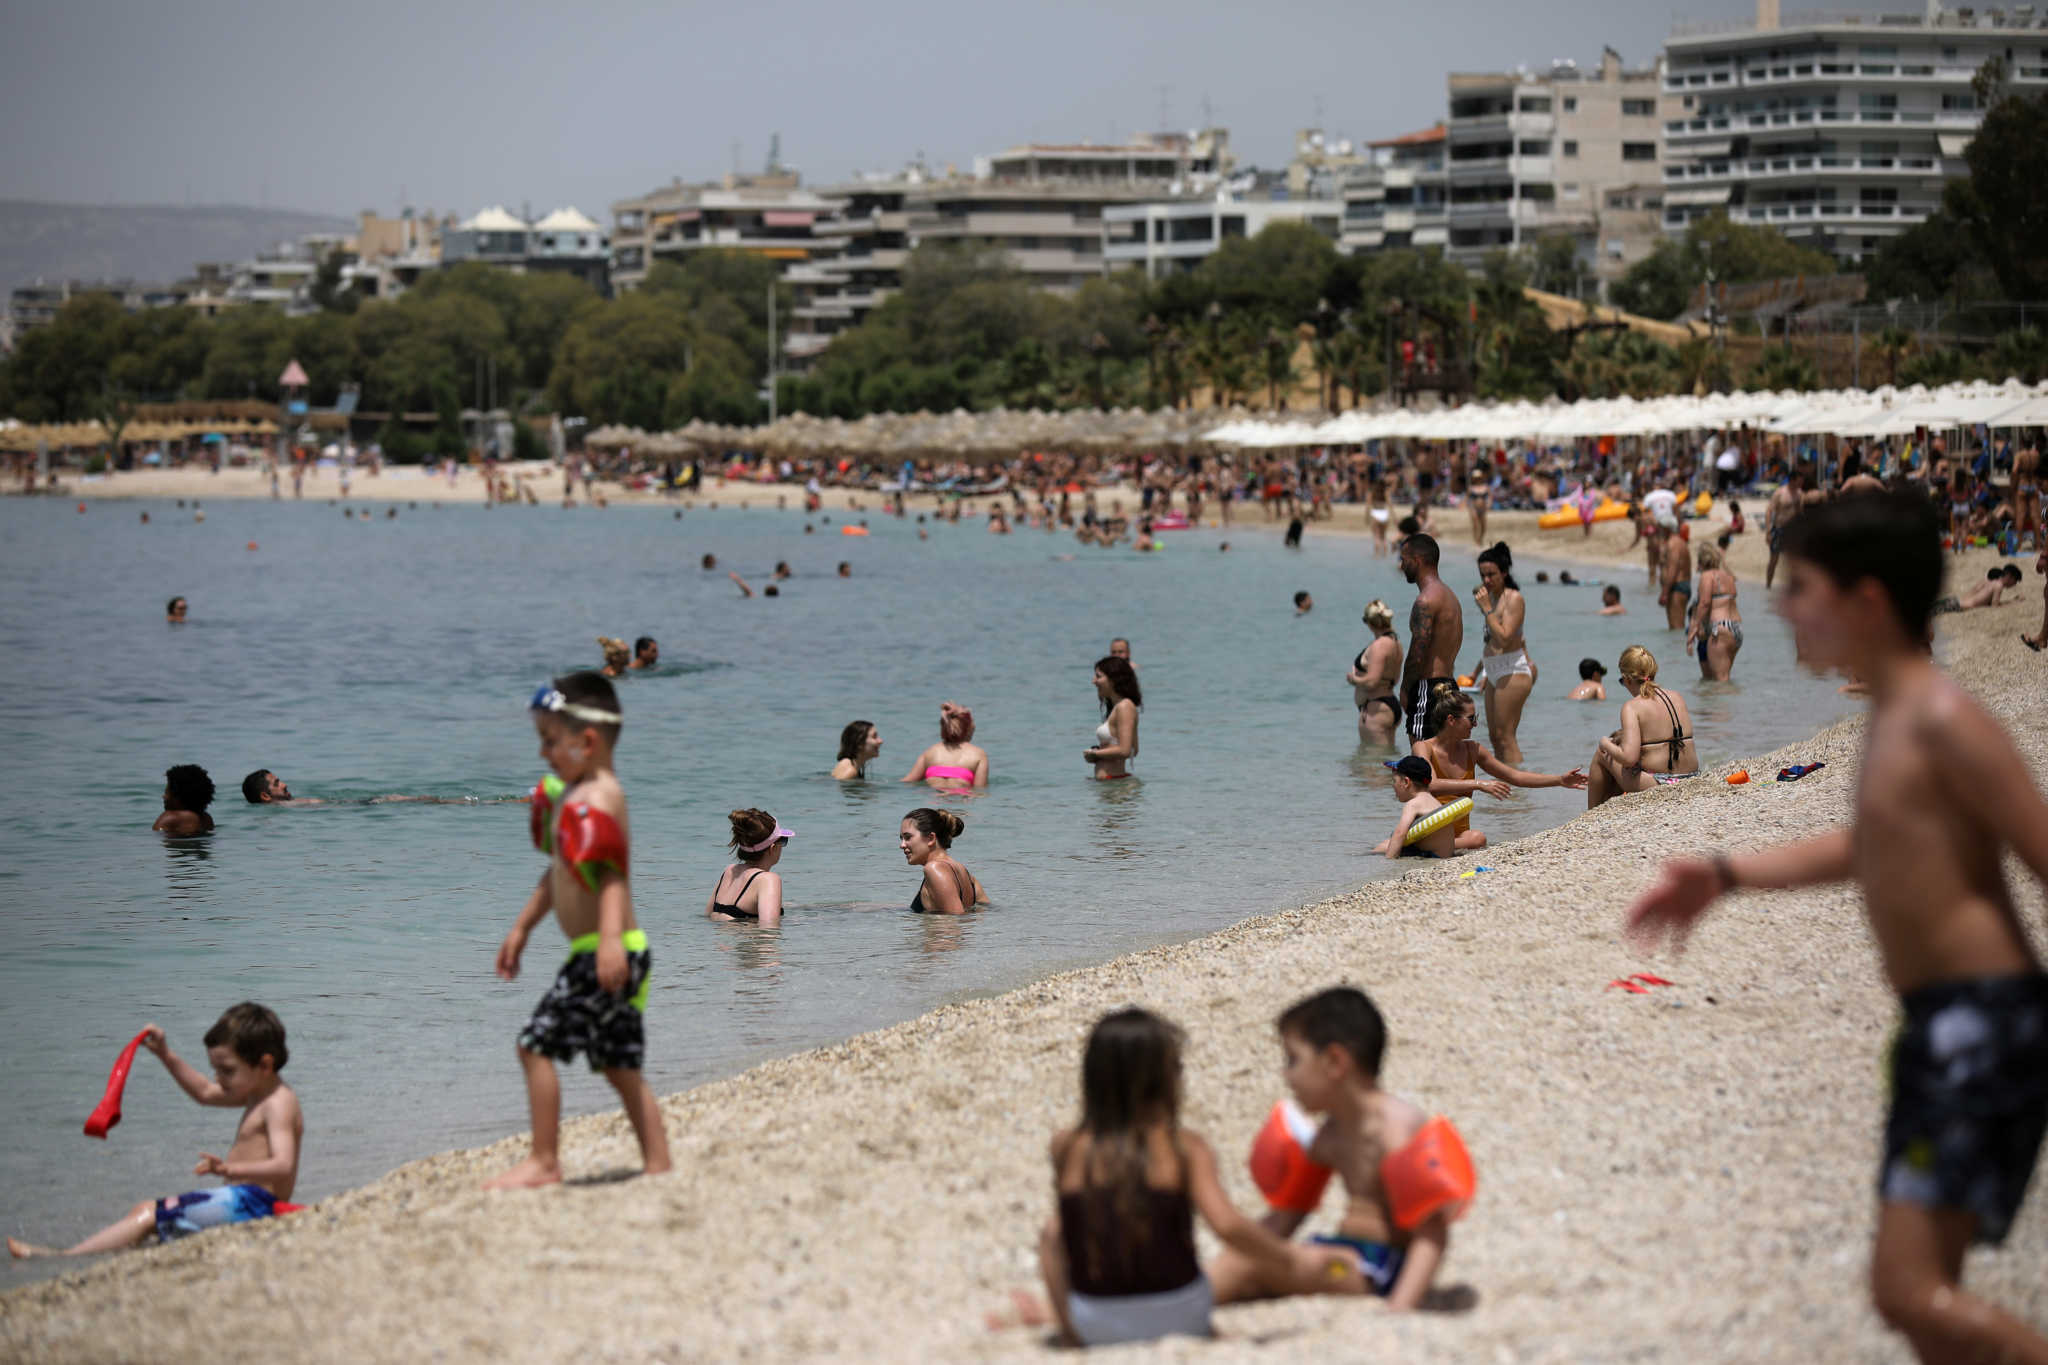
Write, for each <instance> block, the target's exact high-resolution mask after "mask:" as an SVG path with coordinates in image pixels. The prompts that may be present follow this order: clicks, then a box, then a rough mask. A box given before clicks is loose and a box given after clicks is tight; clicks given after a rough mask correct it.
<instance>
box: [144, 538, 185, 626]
mask: <svg viewBox="0 0 2048 1365" xmlns="http://www.w3.org/2000/svg"><path fill="white" fill-rule="evenodd" d="M143 515H145V516H147V515H148V513H144V514H143ZM189 609H190V608H189V606H188V604H187V603H186V601H185V599H184V598H182V597H173V598H172V599H171V600H170V601H169V602H167V603H165V604H164V620H165V621H167V622H169V623H170V624H171V625H174V626H182V625H184V624H185V613H186V612H187V611H188V610H189Z"/></svg>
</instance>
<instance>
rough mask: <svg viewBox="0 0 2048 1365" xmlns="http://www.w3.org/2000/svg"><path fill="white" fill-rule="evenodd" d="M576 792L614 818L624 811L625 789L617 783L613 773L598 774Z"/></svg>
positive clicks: (617, 780)
mask: <svg viewBox="0 0 2048 1365" xmlns="http://www.w3.org/2000/svg"><path fill="white" fill-rule="evenodd" d="M576 794H577V796H578V797H580V798H581V799H583V800H585V801H588V802H589V803H590V804H591V805H593V806H595V807H597V808H598V809H599V810H601V811H603V812H604V813H605V814H607V815H610V816H612V817H613V818H615V819H616V818H618V817H621V816H623V815H625V813H626V789H625V788H624V787H622V786H620V785H619V779H618V776H617V775H616V774H614V773H609V772H606V773H600V774H598V775H597V776H596V777H594V778H592V779H590V781H588V782H586V783H585V784H584V786H583V789H582V790H581V791H579V792H577V793H576Z"/></svg>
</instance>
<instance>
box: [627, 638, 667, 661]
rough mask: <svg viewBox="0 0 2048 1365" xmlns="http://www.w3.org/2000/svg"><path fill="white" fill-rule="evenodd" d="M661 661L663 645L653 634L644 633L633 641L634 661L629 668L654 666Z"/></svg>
mask: <svg viewBox="0 0 2048 1365" xmlns="http://www.w3.org/2000/svg"><path fill="white" fill-rule="evenodd" d="M660 662H661V645H660V644H659V643H658V642H657V641H656V640H655V638H654V637H653V636H652V635H642V636H641V637H640V638H639V639H637V640H635V641H633V662H632V663H630V664H627V665H626V667H628V668H634V669H639V668H652V667H654V666H655V665H656V664H658V663H660Z"/></svg>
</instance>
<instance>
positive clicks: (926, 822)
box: [896, 806, 988, 915]
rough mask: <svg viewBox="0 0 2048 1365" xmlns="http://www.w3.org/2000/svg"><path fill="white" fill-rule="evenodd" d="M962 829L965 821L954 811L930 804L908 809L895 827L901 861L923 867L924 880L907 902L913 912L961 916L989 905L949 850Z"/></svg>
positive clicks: (978, 884)
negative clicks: (912, 809) (899, 823)
mask: <svg viewBox="0 0 2048 1365" xmlns="http://www.w3.org/2000/svg"><path fill="white" fill-rule="evenodd" d="M965 828H967V822H966V821H965V820H963V819H961V818H960V817H959V816H957V815H955V814H953V812H951V811H949V810H933V809H932V808H931V807H930V806H920V807H918V808H917V809H916V810H914V811H912V812H910V814H908V815H906V816H904V817H903V823H902V824H901V825H899V826H898V827H897V830H896V846H897V847H898V848H900V849H902V850H903V861H905V862H907V863H909V864H910V865H911V866H912V867H921V868H923V869H924V881H923V883H922V884H921V885H920V886H919V887H918V888H917V894H916V895H915V896H913V897H912V898H911V901H910V912H911V913H912V914H913V915H964V914H966V913H967V912H968V911H970V910H973V909H975V908H976V907H978V906H983V905H987V904H988V892H987V891H986V890H984V889H983V887H982V885H981V883H980V882H978V881H976V880H975V877H974V874H973V873H972V872H969V871H968V870H967V869H966V868H964V867H962V866H961V865H960V863H959V862H958V860H956V859H955V858H954V857H953V856H952V854H951V853H950V852H949V851H948V850H950V849H951V848H952V847H953V841H954V840H955V839H957V838H959V837H960V831H961V830H963V829H965Z"/></svg>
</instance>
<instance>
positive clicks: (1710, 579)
mask: <svg viewBox="0 0 2048 1365" xmlns="http://www.w3.org/2000/svg"><path fill="white" fill-rule="evenodd" d="M1699 565H1700V582H1699V591H1698V592H1696V593H1694V594H1693V596H1694V598H1695V599H1697V601H1698V603H1699V605H1698V606H1696V607H1694V608H1693V613H1692V629H1691V630H1689V631H1687V632H1686V634H1685V647H1686V648H1687V649H1697V650H1698V652H1699V660H1700V676H1701V677H1702V678H1706V679H1710V680H1712V681H1714V682H1726V681H1728V675H1729V674H1730V673H1731V672H1733V671H1734V668H1735V656H1736V654H1737V653H1739V652H1740V651H1741V649H1742V611H1741V609H1740V608H1738V607H1737V606H1736V605H1735V574H1734V573H1733V572H1732V571H1731V570H1730V569H1729V568H1728V564H1727V561H1726V560H1725V559H1723V558H1722V557H1721V551H1720V550H1719V549H1717V548H1715V547H1714V546H1712V545H1702V546H1700V549H1699Z"/></svg>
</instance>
